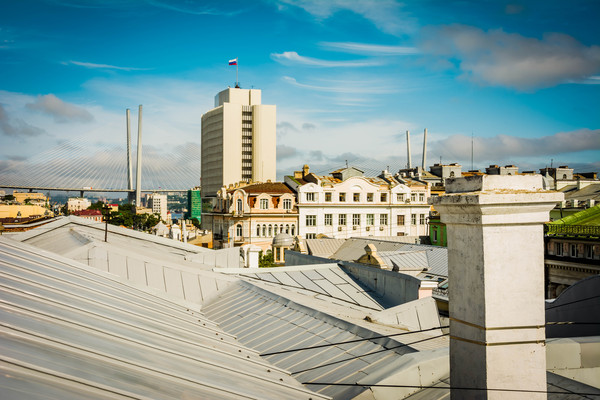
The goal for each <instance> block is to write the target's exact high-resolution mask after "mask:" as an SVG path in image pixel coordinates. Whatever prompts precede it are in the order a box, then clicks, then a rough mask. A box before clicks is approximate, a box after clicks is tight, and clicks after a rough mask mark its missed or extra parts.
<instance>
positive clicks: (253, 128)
mask: <svg viewBox="0 0 600 400" xmlns="http://www.w3.org/2000/svg"><path fill="white" fill-rule="evenodd" d="M275 126H276V107H275V106H274V105H264V104H261V91H260V90H258V89H239V88H228V89H225V90H223V91H222V92H220V93H219V94H217V95H216V96H215V108H213V109H212V110H210V111H208V112H206V113H205V114H204V115H202V171H201V175H202V197H213V196H216V193H217V191H218V190H219V189H221V187H222V186H223V185H229V184H232V183H236V182H239V181H242V180H252V181H254V182H266V181H267V180H271V181H275V178H276V139H275V129H276V128H275Z"/></svg>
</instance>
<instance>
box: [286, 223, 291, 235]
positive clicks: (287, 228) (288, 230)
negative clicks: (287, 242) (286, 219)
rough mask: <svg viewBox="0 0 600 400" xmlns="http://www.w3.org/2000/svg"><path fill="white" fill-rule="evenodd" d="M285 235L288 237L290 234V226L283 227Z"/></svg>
mask: <svg viewBox="0 0 600 400" xmlns="http://www.w3.org/2000/svg"><path fill="white" fill-rule="evenodd" d="M285 233H287V234H288V235H289V234H290V226H289V225H286V226H285Z"/></svg>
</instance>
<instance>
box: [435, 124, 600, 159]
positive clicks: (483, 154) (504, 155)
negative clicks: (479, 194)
mask: <svg viewBox="0 0 600 400" xmlns="http://www.w3.org/2000/svg"><path fill="white" fill-rule="evenodd" d="M430 149H431V154H435V155H436V156H442V157H443V158H444V159H449V160H457V161H463V160H469V159H470V157H471V137H470V136H466V135H452V136H450V137H447V138H445V139H442V140H438V141H434V142H432V143H431V144H430ZM473 149H474V153H475V155H476V157H477V159H478V160H490V161H491V162H499V161H500V160H506V159H512V160H515V159H517V158H521V159H528V158H534V157H546V158H547V157H550V156H557V155H561V154H569V153H577V152H583V151H594V150H600V129H595V130H591V129H579V130H576V131H571V132H559V133H556V134H554V135H551V136H543V137H538V138H524V137H518V136H509V135H497V136H494V137H489V138H486V137H476V138H474V139H473ZM494 160H496V161H494Z"/></svg>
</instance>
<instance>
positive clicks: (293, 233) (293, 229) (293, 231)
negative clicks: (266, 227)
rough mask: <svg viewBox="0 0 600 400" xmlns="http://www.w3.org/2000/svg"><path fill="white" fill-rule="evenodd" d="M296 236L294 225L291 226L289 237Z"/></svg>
mask: <svg viewBox="0 0 600 400" xmlns="http://www.w3.org/2000/svg"><path fill="white" fill-rule="evenodd" d="M295 234H296V225H294V224H292V233H290V235H292V236H294V235H295Z"/></svg>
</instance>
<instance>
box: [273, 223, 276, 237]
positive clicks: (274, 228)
mask: <svg viewBox="0 0 600 400" xmlns="http://www.w3.org/2000/svg"><path fill="white" fill-rule="evenodd" d="M273 236H277V225H273Z"/></svg>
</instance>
